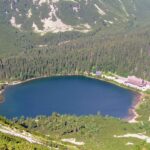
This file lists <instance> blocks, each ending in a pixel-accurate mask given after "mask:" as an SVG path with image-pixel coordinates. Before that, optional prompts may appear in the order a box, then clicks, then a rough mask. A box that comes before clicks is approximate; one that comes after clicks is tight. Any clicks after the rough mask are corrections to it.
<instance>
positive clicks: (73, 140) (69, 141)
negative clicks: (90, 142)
mask: <svg viewBox="0 0 150 150" xmlns="http://www.w3.org/2000/svg"><path fill="white" fill-rule="evenodd" d="M61 141H63V142H68V143H71V144H75V145H78V146H81V145H84V144H85V143H84V142H76V139H74V138H72V139H62V140H61Z"/></svg>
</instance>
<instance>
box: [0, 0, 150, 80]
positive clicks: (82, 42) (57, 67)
mask: <svg viewBox="0 0 150 150" xmlns="http://www.w3.org/2000/svg"><path fill="white" fill-rule="evenodd" d="M149 7H150V2H149V1H148V0H143V1H140V0H132V1H131V0H126V1H125V0H114V1H113V2H112V1H110V0H107V1H106V0H105V1H104V0H101V1H98V0H93V1H91V0H87V1H85V0H74V1H65V0H62V1H59V0H57V1H54V0H49V1H41V0H33V1H28V0H25V1H24V0H20V1H18V0H6V1H1V2H0V11H1V15H0V79H2V80H3V79H7V80H8V79H27V78H31V77H39V76H44V75H47V76H50V75H56V74H75V73H77V74H79V73H80V74H81V73H83V72H84V71H88V72H90V71H93V70H102V71H106V72H107V71H111V72H115V73H118V74H120V75H125V76H126V75H129V74H130V75H137V76H139V77H142V78H145V79H149V80H150V69H149V65H150V32H149V29H150V19H149V13H150V11H149Z"/></svg>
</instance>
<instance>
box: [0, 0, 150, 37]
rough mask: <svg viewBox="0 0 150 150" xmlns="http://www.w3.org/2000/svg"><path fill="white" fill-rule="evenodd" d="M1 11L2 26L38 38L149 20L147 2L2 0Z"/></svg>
mask: <svg viewBox="0 0 150 150" xmlns="http://www.w3.org/2000/svg"><path fill="white" fill-rule="evenodd" d="M0 7H1V8H0V10H1V16H0V20H1V22H3V23H7V24H9V25H11V26H12V27H14V28H17V29H19V30H20V31H34V32H36V33H40V34H41V35H44V34H46V33H48V32H52V33H58V32H65V31H80V32H89V31H92V30H93V29H95V28H103V27H110V26H114V25H115V26H117V25H119V24H129V23H130V24H132V25H135V24H136V23H137V22H140V23H142V22H143V21H149V20H150V19H149V17H148V16H149V14H150V9H149V8H150V1H149V0H142V1H141V0H113V1H112V0H3V1H1V2H0ZM143 18H144V19H143Z"/></svg>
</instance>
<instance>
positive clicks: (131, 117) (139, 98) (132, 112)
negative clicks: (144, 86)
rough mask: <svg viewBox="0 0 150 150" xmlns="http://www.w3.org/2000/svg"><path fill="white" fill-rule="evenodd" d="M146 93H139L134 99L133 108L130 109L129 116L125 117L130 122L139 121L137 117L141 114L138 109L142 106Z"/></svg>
mask: <svg viewBox="0 0 150 150" xmlns="http://www.w3.org/2000/svg"><path fill="white" fill-rule="evenodd" d="M143 99H144V94H139V95H137V96H136V97H135V100H134V101H133V104H132V106H131V108H130V109H129V116H128V117H127V118H125V120H127V121H128V122H129V123H137V122H138V121H137V118H138V117H139V114H138V113H137V111H136V110H137V109H138V107H139V106H140V104H141V103H142V102H143Z"/></svg>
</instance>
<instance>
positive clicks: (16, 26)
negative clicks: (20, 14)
mask: <svg viewBox="0 0 150 150" xmlns="http://www.w3.org/2000/svg"><path fill="white" fill-rule="evenodd" d="M10 23H11V25H12V26H13V27H15V28H17V29H21V24H17V23H16V18H15V17H13V16H12V17H11V19H10Z"/></svg>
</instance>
